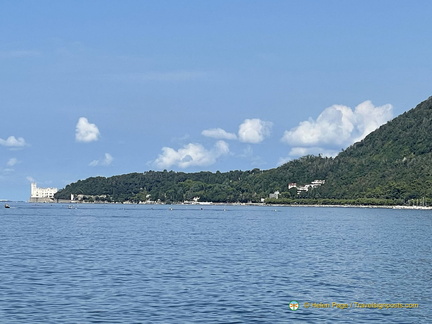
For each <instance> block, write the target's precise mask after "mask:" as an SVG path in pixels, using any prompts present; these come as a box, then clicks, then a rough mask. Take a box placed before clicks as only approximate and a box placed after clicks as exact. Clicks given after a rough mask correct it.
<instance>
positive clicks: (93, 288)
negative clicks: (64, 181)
mask: <svg viewBox="0 0 432 324" xmlns="http://www.w3.org/2000/svg"><path fill="white" fill-rule="evenodd" d="M11 205H12V204H11ZM12 207H13V208H10V209H2V211H1V213H0V258H1V259H0V260H1V263H0V318H1V319H2V322H5V323H96V322H98V323H296V322H305V323H317V322H320V323H326V322H328V323H369V322H375V323H386V322H391V323H428V322H429V320H430V317H431V316H432V311H431V309H432V308H431V307H430V305H431V304H432V297H431V288H432V287H431V284H430V282H431V279H432V271H431V267H430V264H431V261H432V255H431V251H432V243H431V240H430V234H431V223H432V222H431V219H432V218H431V217H432V215H430V211H414V210H387V209H360V208H307V207H277V208H276V209H275V208H274V207H272V208H270V207H250V206H222V207H221V206H205V207H203V208H201V207H196V206H138V205H127V206H126V205H77V206H76V207H77V208H75V209H69V208H68V206H67V205H55V204H54V205H49V204H16V205H15V206H12ZM292 300H295V301H298V302H299V306H300V307H299V309H298V310H297V311H291V310H290V309H289V303H290V301H292ZM332 302H336V303H354V302H358V303H418V304H419V308H415V309H381V310H380V309H360V308H346V309H339V308H327V309H318V308H313V307H310V308H305V303H317V304H318V303H323V304H325V303H330V304H331V303H332Z"/></svg>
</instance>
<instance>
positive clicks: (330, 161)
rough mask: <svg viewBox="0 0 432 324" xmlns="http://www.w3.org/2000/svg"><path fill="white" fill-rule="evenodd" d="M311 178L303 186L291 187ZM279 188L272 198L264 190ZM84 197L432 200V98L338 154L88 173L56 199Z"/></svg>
mask: <svg viewBox="0 0 432 324" xmlns="http://www.w3.org/2000/svg"><path fill="white" fill-rule="evenodd" d="M316 179H321V180H325V184H324V185H322V186H319V187H316V188H311V189H310V190H308V191H299V190H298V189H297V188H295V187H294V188H289V186H288V185H289V184H290V183H296V184H297V186H302V185H305V184H308V183H311V182H312V181H314V180H316ZM274 192H278V193H279V194H278V196H277V198H269V195H270V194H272V193H274ZM71 194H73V195H75V196H79V197H80V198H81V200H83V201H100V202H126V201H129V202H133V203H138V202H145V201H153V202H162V203H175V202H184V201H193V200H194V199H195V201H200V202H205V201H207V202H215V203H237V202H239V203H247V202H253V203H260V202H262V201H263V199H265V202H266V203H277V204H322V205H328V204H329V205H334V204H341V205H344V204H349V205H418V204H427V205H430V204H432V97H431V98H429V99H428V100H426V101H424V102H422V103H420V104H419V105H418V106H417V107H416V108H414V109H411V110H409V111H407V112H405V113H404V114H402V115H400V116H398V117H396V118H394V119H393V120H391V121H389V122H388V123H386V124H385V125H383V126H381V127H380V128H378V129H377V130H375V131H374V132H372V133H370V134H369V135H368V136H367V137H366V138H364V139H363V140H362V141H360V142H357V143H355V144H353V145H352V146H350V147H348V148H347V149H345V150H343V151H342V152H341V153H340V154H339V155H338V156H336V157H335V158H329V157H322V156H312V155H308V156H304V157H301V158H299V159H297V160H293V161H290V162H288V163H286V164H284V165H282V166H280V167H277V168H274V169H269V170H260V169H253V170H249V171H240V170H235V171H229V172H223V173H222V172H219V171H218V172H214V173H213V172H197V173H185V172H174V171H166V170H164V171H147V172H144V173H130V174H124V175H117V176H113V177H91V178H88V179H85V180H79V181H77V182H75V183H72V184H69V185H67V186H66V187H65V188H64V189H62V190H60V191H59V192H58V193H57V194H56V195H55V197H56V198H57V199H70V196H71Z"/></svg>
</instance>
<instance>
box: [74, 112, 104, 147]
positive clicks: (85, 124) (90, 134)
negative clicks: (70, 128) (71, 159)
mask: <svg viewBox="0 0 432 324" xmlns="http://www.w3.org/2000/svg"><path fill="white" fill-rule="evenodd" d="M99 136H100V132H99V129H98V128H97V126H96V125H95V124H90V123H89V121H88V120H87V118H85V117H81V118H80V119H79V120H78V123H77V124H76V130H75V139H76V140H77V141H78V142H93V141H97V140H98V139H99Z"/></svg>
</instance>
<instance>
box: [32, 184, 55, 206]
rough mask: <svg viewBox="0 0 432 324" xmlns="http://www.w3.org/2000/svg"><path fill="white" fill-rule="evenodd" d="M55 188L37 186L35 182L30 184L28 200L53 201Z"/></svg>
mask: <svg viewBox="0 0 432 324" xmlns="http://www.w3.org/2000/svg"><path fill="white" fill-rule="evenodd" d="M57 191H58V189H57V188H39V187H38V186H37V184H36V183H35V182H32V184H31V186H30V200H29V201H30V202H54V194H55V193H56V192H57Z"/></svg>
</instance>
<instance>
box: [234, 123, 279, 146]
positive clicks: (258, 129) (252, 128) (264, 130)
mask: <svg viewBox="0 0 432 324" xmlns="http://www.w3.org/2000/svg"><path fill="white" fill-rule="evenodd" d="M272 125H273V124H272V123H271V122H267V121H263V120H261V119H258V118H254V119H245V121H244V122H243V124H241V125H240V127H239V131H238V136H239V139H240V141H241V142H245V143H253V144H256V143H261V142H262V141H263V140H264V138H265V137H267V136H268V135H270V129H271V127H272Z"/></svg>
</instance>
